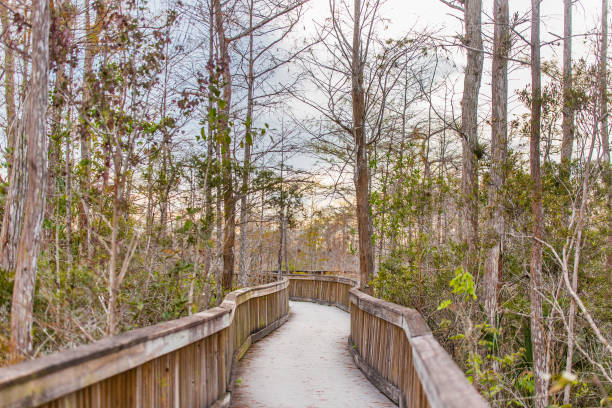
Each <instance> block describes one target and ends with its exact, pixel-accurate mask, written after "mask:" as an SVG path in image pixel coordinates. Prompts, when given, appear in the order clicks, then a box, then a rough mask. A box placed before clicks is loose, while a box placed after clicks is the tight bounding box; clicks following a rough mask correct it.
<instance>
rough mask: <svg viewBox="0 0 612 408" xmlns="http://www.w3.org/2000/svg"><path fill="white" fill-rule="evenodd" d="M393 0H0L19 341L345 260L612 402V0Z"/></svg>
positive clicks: (40, 346)
mask: <svg viewBox="0 0 612 408" xmlns="http://www.w3.org/2000/svg"><path fill="white" fill-rule="evenodd" d="M429 1H431V2H434V0H429ZM389 2H392V1H391V0H389V1H388V2H386V1H384V0H326V1H321V0H310V1H308V0H227V1H223V2H222V1H221V0H163V1H161V0H159V1H151V0H150V1H148V2H147V1H146V0H54V1H48V0H0V23H1V26H2V30H1V33H2V35H1V41H2V44H1V46H2V52H0V55H1V57H2V58H1V66H0V72H1V74H2V75H1V77H0V82H1V84H2V91H0V94H1V95H2V96H0V102H1V104H2V106H1V107H0V108H1V109H0V146H1V148H2V160H0V162H1V168H0V182H1V189H0V216H1V218H2V227H1V231H0V268H1V273H0V365H8V364H13V363H16V362H19V361H23V360H25V359H30V358H35V357H38V356H41V355H44V354H48V353H52V352H54V351H57V350H63V349H67V348H71V347H75V346H77V345H80V344H83V343H89V342H92V341H95V340H97V339H100V338H102V337H104V336H109V335H114V334H118V333H121V332H124V331H127V330H130V329H133V328H137V327H144V326H148V325H152V324H155V323H158V322H161V321H166V320H170V319H175V318H178V317H182V316H185V315H189V314H193V313H195V312H197V311H201V310H204V309H207V308H209V307H213V306H215V305H217V304H219V302H220V301H221V299H222V298H223V296H224V295H225V294H227V293H228V292H230V291H231V290H233V289H235V288H239V287H245V286H250V285H254V284H257V283H261V282H264V281H267V280H269V279H270V278H271V276H274V274H276V273H279V274H280V273H282V272H300V271H313V270H318V271H321V270H324V271H328V272H329V273H334V274H339V275H346V276H351V277H355V278H359V279H360V282H361V287H362V289H363V290H365V291H368V292H369V293H371V294H373V295H375V296H377V297H380V298H383V299H386V300H389V301H392V302H395V303H398V304H402V305H406V306H409V307H411V308H415V309H417V310H418V311H420V312H421V313H422V314H423V316H424V317H425V318H426V320H427V323H428V324H429V326H430V327H431V330H432V332H433V333H434V334H435V336H436V337H437V339H438V340H439V341H440V343H441V344H442V345H443V346H444V347H445V348H446V349H447V350H448V351H449V353H450V354H451V356H452V357H453V358H454V359H455V361H456V362H457V363H458V364H459V365H460V367H461V368H462V369H464V371H465V373H466V374H467V375H468V378H469V379H470V381H472V382H473V384H474V386H475V387H476V389H477V390H478V391H479V392H480V393H481V394H482V395H483V396H485V397H486V398H487V399H488V400H489V401H490V402H491V404H492V406H496V407H502V406H504V407H506V406H517V407H519V406H521V407H537V408H543V407H548V406H553V407H561V406H564V407H570V406H575V407H596V406H602V407H604V406H608V407H609V406H612V335H611V333H612V302H611V301H610V295H611V294H612V271H611V268H612V236H611V233H612V226H611V223H612V211H611V206H612V185H611V184H612V167H611V166H610V141H609V131H610V123H609V120H608V106H609V102H610V101H609V99H610V97H611V95H612V94H611V93H610V86H609V85H610V74H609V70H608V63H609V60H610V57H609V55H608V37H609V34H608V4H607V0H601V1H600V0H583V1H573V0H563V1H553V0H548V1H541V0H530V4H527V3H528V1H522V2H516V5H515V4H514V3H515V2H512V4H510V3H511V2H510V1H509V0H487V1H484V2H483V1H482V0H435V3H436V7H438V8H439V7H443V10H444V13H446V14H448V15H449V19H450V20H451V21H453V22H458V25H457V27H460V29H459V30H458V31H457V32H454V33H453V32H449V30H448V29H445V28H444V27H436V26H435V25H434V24H431V25H430V26H429V28H420V25H418V24H416V21H410V20H411V18H412V17H409V16H406V17H402V16H392V15H391V13H390V12H389V11H388V9H387V8H386V7H387V4H385V3H389ZM315 3H316V5H315ZM519 3H520V4H519ZM547 3H551V4H553V3H554V4H553V6H549V7H553V10H554V13H555V16H556V17H555V18H558V19H559V20H560V22H561V23H560V25H559V26H560V27H561V28H562V30H561V31H560V32H557V33H551V32H550V31H549V25H548V24H547V23H546V22H547V21H549V16H548V15H546V14H545V13H544V12H543V11H541V9H540V7H541V5H542V6H544V5H547ZM515 6H517V7H518V8H517V9H513V7H515ZM313 7H318V9H317V10H318V11H319V12H320V13H319V14H320V15H319V14H316V13H314V14H315V17H313V11H312V8H313ZM320 7H323V8H322V9H320ZM404 7H408V8H409V7H410V6H404ZM321 10H323V12H321ZM547 10H548V9H547ZM584 10H590V11H593V10H595V11H593V12H594V13H595V14H593V15H596V16H597V19H596V20H595V21H590V20H589V21H586V22H585V21H578V23H577V24H578V27H579V29H576V22H577V17H576V15H579V16H580V17H579V18H580V20H582V19H583V17H584V16H585V13H584V12H583V11H584ZM559 16H561V17H559ZM430 17H431V16H428V15H421V16H419V19H420V20H424V21H427V20H428V18H430ZM585 19H586V17H585ZM391 21H393V24H394V26H395V27H397V25H398V23H400V24H401V25H402V29H401V30H400V31H401V34H399V35H396V34H395V33H392V32H391V31H392V30H391V31H389V30H388V29H387V28H388V26H389V24H391ZM543 22H544V23H546V24H543ZM585 27H586V28H585Z"/></svg>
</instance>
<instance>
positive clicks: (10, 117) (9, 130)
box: [0, 0, 16, 166]
mask: <svg viewBox="0 0 612 408" xmlns="http://www.w3.org/2000/svg"><path fill="white" fill-rule="evenodd" d="M6 4H7V6H8V7H11V1H10V0H7V1H6ZM0 21H1V22H2V31H3V32H6V33H8V34H9V39H10V27H11V22H10V20H9V17H8V12H7V8H6V7H0ZM4 103H5V107H6V137H7V143H6V147H7V149H6V150H7V152H8V154H7V162H8V164H9V166H10V164H11V162H12V160H11V157H12V152H13V150H14V144H15V137H14V135H15V131H14V130H15V126H16V122H15V111H16V108H15V57H14V55H13V50H12V48H11V47H10V46H8V45H5V46H4Z"/></svg>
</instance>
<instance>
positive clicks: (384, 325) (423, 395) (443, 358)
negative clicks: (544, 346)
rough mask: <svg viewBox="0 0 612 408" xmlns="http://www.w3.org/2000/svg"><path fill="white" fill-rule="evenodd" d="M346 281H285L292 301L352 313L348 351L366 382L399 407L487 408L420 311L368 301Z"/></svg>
mask: <svg viewBox="0 0 612 408" xmlns="http://www.w3.org/2000/svg"><path fill="white" fill-rule="evenodd" d="M356 286H357V282H355V281H353V280H351V279H346V278H335V277H329V276H318V275H310V276H305V275H297V276H291V275H290V276H289V297H290V299H292V300H305V301H315V302H319V303H324V304H330V305H335V306H337V307H339V308H341V309H343V310H345V311H347V309H350V314H351V333H350V337H349V346H350V350H351V353H352V354H353V359H354V360H355V363H356V364H357V366H358V367H359V368H360V369H361V370H362V371H363V373H364V374H365V375H366V377H368V379H369V380H370V381H371V382H372V383H373V384H374V385H375V386H376V387H377V388H378V389H379V390H380V391H382V392H383V393H384V394H385V395H387V396H388V397H389V398H390V399H391V400H392V401H394V402H395V403H396V404H398V405H399V406H400V407H415V408H427V407H432V408H442V407H447V408H466V407H470V408H471V407H488V406H489V405H488V404H487V402H486V401H485V400H484V399H483V398H482V397H481V396H480V394H479V393H478V392H477V391H476V390H475V389H474V387H473V386H472V384H470V382H469V381H468V380H467V378H466V377H465V375H464V374H463V372H462V371H461V369H460V368H459V367H458V366H457V364H455V362H454V361H453V360H452V359H451V357H450V356H449V355H448V353H446V351H445V350H444V349H443V348H442V346H440V344H439V343H438V342H437V341H436V339H435V338H434V337H433V336H432V334H431V332H430V330H429V327H427V324H426V323H425V320H424V319H423V317H422V316H421V314H420V313H419V312H417V311H416V310H414V309H410V308H407V307H403V306H399V305H396V304H394V303H390V302H385V301H383V300H380V299H376V298H374V297H372V296H369V295H367V294H365V293H363V292H361V291H359V289H358V288H357V287H356Z"/></svg>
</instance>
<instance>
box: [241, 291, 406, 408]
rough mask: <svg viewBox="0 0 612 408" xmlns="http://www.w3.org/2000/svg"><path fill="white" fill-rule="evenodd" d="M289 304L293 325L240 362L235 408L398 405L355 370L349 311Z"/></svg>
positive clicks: (271, 336)
mask: <svg viewBox="0 0 612 408" xmlns="http://www.w3.org/2000/svg"><path fill="white" fill-rule="evenodd" d="M290 306H291V317H290V318H289V321H288V322H287V323H285V325H284V326H282V327H280V328H279V329H277V330H276V331H275V332H273V333H272V334H270V335H269V336H268V337H266V338H264V339H263V340H261V341H260V342H258V343H256V344H254V345H253V346H252V347H251V348H250V349H249V351H248V352H247V354H246V356H244V358H243V359H242V360H241V361H240V363H239V366H238V374H237V376H236V378H237V379H238V381H237V383H238V384H236V385H235V388H234V393H233V398H232V407H234V408H247V407H253V408H255V407H271V408H281V407H283V408H284V407H287V408H289V407H291V408H299V407H317V408H324V407H354V408H358V407H395V404H393V403H392V402H391V401H390V400H389V399H387V397H385V396H384V395H383V394H382V393H380V392H379V391H378V390H377V389H376V388H375V387H374V386H373V385H372V384H371V383H370V382H369V381H368V380H367V379H366V378H365V377H364V375H363V374H362V373H361V371H359V369H358V368H357V367H355V364H354V363H353V360H352V358H351V356H350V354H349V351H348V345H347V338H348V334H349V331H350V320H349V315H348V314H347V313H345V312H342V311H341V310H338V309H337V308H335V307H330V306H321V305H317V304H314V303H304V302H290Z"/></svg>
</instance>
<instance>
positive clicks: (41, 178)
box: [11, 0, 50, 360]
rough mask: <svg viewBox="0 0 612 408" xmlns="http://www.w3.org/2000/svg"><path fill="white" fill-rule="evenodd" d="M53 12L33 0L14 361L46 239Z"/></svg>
mask: <svg viewBox="0 0 612 408" xmlns="http://www.w3.org/2000/svg"><path fill="white" fill-rule="evenodd" d="M49 25H50V11H49V2H48V1H47V0H33V2H32V14H31V27H32V45H31V61H32V71H31V75H30V79H29V81H28V83H29V90H28V93H27V98H26V101H25V105H24V111H23V115H22V118H21V123H20V126H19V133H20V134H23V135H24V138H26V139H27V155H26V172H27V173H26V176H27V190H26V195H25V206H24V217H23V227H22V231H21V235H20V237H19V245H18V247H17V259H16V266H15V286H14V288H13V299H12V305H11V348H12V350H11V352H12V357H13V359H14V360H17V359H20V358H22V357H24V356H27V355H29V354H30V352H31V347H32V339H31V334H30V333H31V330H32V322H33V316H32V308H33V304H34V288H35V283H36V271H37V261H38V252H39V250H40V242H41V239H42V224H43V217H44V209H45V194H46V188H45V184H46V179H47V174H46V172H47V135H46V123H47V97H48V77H49Z"/></svg>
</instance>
